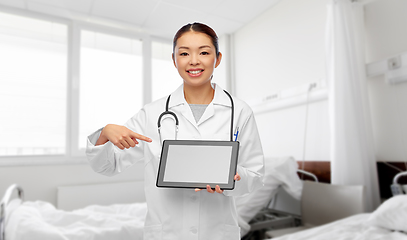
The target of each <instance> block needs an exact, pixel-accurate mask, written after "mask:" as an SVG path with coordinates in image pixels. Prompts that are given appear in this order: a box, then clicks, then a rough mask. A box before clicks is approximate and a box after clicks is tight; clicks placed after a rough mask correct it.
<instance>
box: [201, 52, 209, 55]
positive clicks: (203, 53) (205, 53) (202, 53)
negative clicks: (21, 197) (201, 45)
mask: <svg viewBox="0 0 407 240" xmlns="http://www.w3.org/2000/svg"><path fill="white" fill-rule="evenodd" d="M201 55H209V53H208V52H201Z"/></svg>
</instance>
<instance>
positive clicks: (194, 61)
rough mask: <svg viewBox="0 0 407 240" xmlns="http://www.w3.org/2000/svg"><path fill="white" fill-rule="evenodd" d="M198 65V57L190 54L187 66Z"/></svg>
mask: <svg viewBox="0 0 407 240" xmlns="http://www.w3.org/2000/svg"><path fill="white" fill-rule="evenodd" d="M199 63H200V61H199V56H198V55H196V54H191V59H190V62H189V64H191V65H198V64H199Z"/></svg>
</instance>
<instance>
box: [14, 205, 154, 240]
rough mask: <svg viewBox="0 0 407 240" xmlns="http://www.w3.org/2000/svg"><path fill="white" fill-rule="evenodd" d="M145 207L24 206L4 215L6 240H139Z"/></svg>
mask: <svg viewBox="0 0 407 240" xmlns="http://www.w3.org/2000/svg"><path fill="white" fill-rule="evenodd" d="M146 213H147V205H146V203H134V204H118V205H111V206H96V205H92V206H89V207H86V208H83V209H78V210H74V211H69V212H68V211H63V210H58V209H55V207H54V206H53V205H52V204H50V203H48V202H42V201H36V202H24V203H22V204H21V205H20V206H19V207H17V208H15V209H14V210H13V212H12V213H11V214H8V217H9V218H8V220H7V222H6V239H8V240H28V239H30V240H37V239H38V240H48V239H49V240H51V239H52V240H66V239H69V240H83V239H92V240H112V239H134V240H138V239H143V227H144V221H145V217H146Z"/></svg>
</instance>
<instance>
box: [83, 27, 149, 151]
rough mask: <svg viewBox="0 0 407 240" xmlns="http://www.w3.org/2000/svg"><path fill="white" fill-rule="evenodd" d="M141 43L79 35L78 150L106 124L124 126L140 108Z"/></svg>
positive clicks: (85, 34)
mask: <svg viewBox="0 0 407 240" xmlns="http://www.w3.org/2000/svg"><path fill="white" fill-rule="evenodd" d="M141 53H142V42H141V41H140V40H136V39H131V38H125V37H118V36H113V35H108V34H103V33H98V32H92V31H85V30H83V31H81V48H80V56H81V57H80V86H79V89H80V106H79V147H80V148H85V147H86V139H87V136H88V135H89V134H91V133H92V132H94V131H96V130H97V129H98V128H101V127H104V126H105V125H106V124H109V123H114V124H124V123H125V122H126V121H127V120H128V119H129V118H131V117H132V116H133V115H134V114H136V113H137V112H138V111H139V110H140V108H141V107H142V104H143V103H142V100H143V98H142V97H143V95H142V94H143V89H142V54H141Z"/></svg>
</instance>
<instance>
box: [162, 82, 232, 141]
mask: <svg viewBox="0 0 407 240" xmlns="http://www.w3.org/2000/svg"><path fill="white" fill-rule="evenodd" d="M223 91H224V92H225V93H226V95H228V97H229V98H230V102H231V104H232V114H231V120H230V141H233V136H235V141H236V140H237V134H238V132H236V134H233V115H234V111H235V106H234V102H233V99H232V96H230V94H229V93H228V92H227V91H226V90H223ZM170 97H171V95H169V96H168V98H167V102H166V104H165V112H162V113H161V115H160V116H159V117H158V123H157V126H158V135H160V143H162V139H161V119H162V117H163V116H165V115H171V116H173V117H174V121H175V140H177V134H178V126H179V121H178V117H177V114H175V113H174V112H171V111H169V110H168V105H169V102H170Z"/></svg>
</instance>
